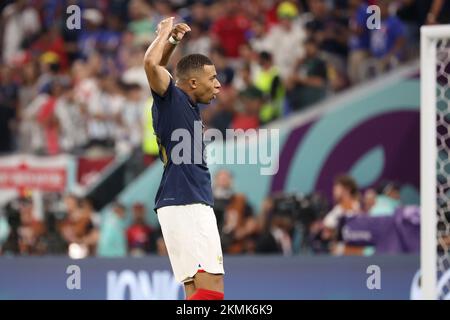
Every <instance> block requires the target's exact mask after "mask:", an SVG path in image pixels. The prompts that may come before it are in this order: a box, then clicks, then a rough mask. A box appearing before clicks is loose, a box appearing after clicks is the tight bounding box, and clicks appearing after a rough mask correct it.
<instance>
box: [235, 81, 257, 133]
mask: <svg viewBox="0 0 450 320" xmlns="http://www.w3.org/2000/svg"><path fill="white" fill-rule="evenodd" d="M240 99H241V102H242V111H239V112H237V113H236V114H235V115H234V117H233V121H232V123H231V127H232V128H233V129H242V130H248V129H257V128H258V127H259V125H260V120H259V114H260V112H261V107H262V104H263V93H262V92H261V91H260V90H258V89H257V88H255V87H254V86H251V87H249V88H247V89H245V90H244V91H242V92H241V93H240Z"/></svg>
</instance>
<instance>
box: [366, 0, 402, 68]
mask: <svg viewBox="0 0 450 320" xmlns="http://www.w3.org/2000/svg"><path fill="white" fill-rule="evenodd" d="M377 5H378V6H379V7H380V15H381V26H380V29H374V30H371V36H370V51H371V54H372V56H373V57H374V58H375V59H376V60H374V62H373V63H375V67H376V72H377V73H381V72H384V71H386V70H389V69H390V68H392V67H393V66H396V65H398V64H399V62H400V61H401V60H402V59H403V58H404V56H403V54H404V51H403V49H404V46H405V41H406V38H405V35H406V34H405V27H404V25H403V23H402V22H401V21H400V19H399V18H397V17H396V16H395V15H391V14H390V13H389V2H388V1H387V0H378V1H377Z"/></svg>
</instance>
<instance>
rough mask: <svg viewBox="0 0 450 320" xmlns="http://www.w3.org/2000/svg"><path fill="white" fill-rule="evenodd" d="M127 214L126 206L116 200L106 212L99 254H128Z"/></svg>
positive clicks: (113, 255)
mask: <svg viewBox="0 0 450 320" xmlns="http://www.w3.org/2000/svg"><path fill="white" fill-rule="evenodd" d="M125 215H126V211H125V207H124V206H123V205H122V204H120V203H118V202H115V203H114V204H113V205H112V208H111V209H110V211H108V212H106V213H105V216H104V217H103V222H102V228H101V230H100V238H99V242H98V249H97V255H98V256H100V257H124V256H126V255H127V239H126V235H125V230H126V228H125Z"/></svg>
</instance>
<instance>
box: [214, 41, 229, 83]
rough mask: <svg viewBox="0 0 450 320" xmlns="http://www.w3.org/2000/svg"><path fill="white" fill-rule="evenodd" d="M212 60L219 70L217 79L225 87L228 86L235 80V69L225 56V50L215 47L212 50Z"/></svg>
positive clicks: (217, 70)
mask: <svg viewBox="0 0 450 320" xmlns="http://www.w3.org/2000/svg"><path fill="white" fill-rule="evenodd" d="M211 61H213V62H214V65H215V67H216V72H217V80H219V82H220V84H221V85H222V86H223V87H228V86H229V85H230V84H231V83H232V82H233V77H234V70H233V68H231V66H230V65H229V63H228V61H227V57H226V56H225V51H224V50H223V49H221V48H215V49H213V50H212V51H211Z"/></svg>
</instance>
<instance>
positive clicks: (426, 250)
mask: <svg viewBox="0 0 450 320" xmlns="http://www.w3.org/2000/svg"><path fill="white" fill-rule="evenodd" d="M420 35H421V38H420V100H421V101H420V203H421V220H420V224H421V228H420V269H421V275H422V277H421V279H422V280H421V287H422V298H423V299H426V300H435V299H437V298H438V292H437V205H436V202H437V193H436V187H437V183H436V180H437V170H436V164H437V146H436V139H437V134H436V130H437V129H436V100H437V99H436V83H437V80H436V78H437V74H436V63H437V57H436V52H437V50H436V44H437V41H438V40H441V39H450V25H435V26H423V27H421V30H420Z"/></svg>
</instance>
